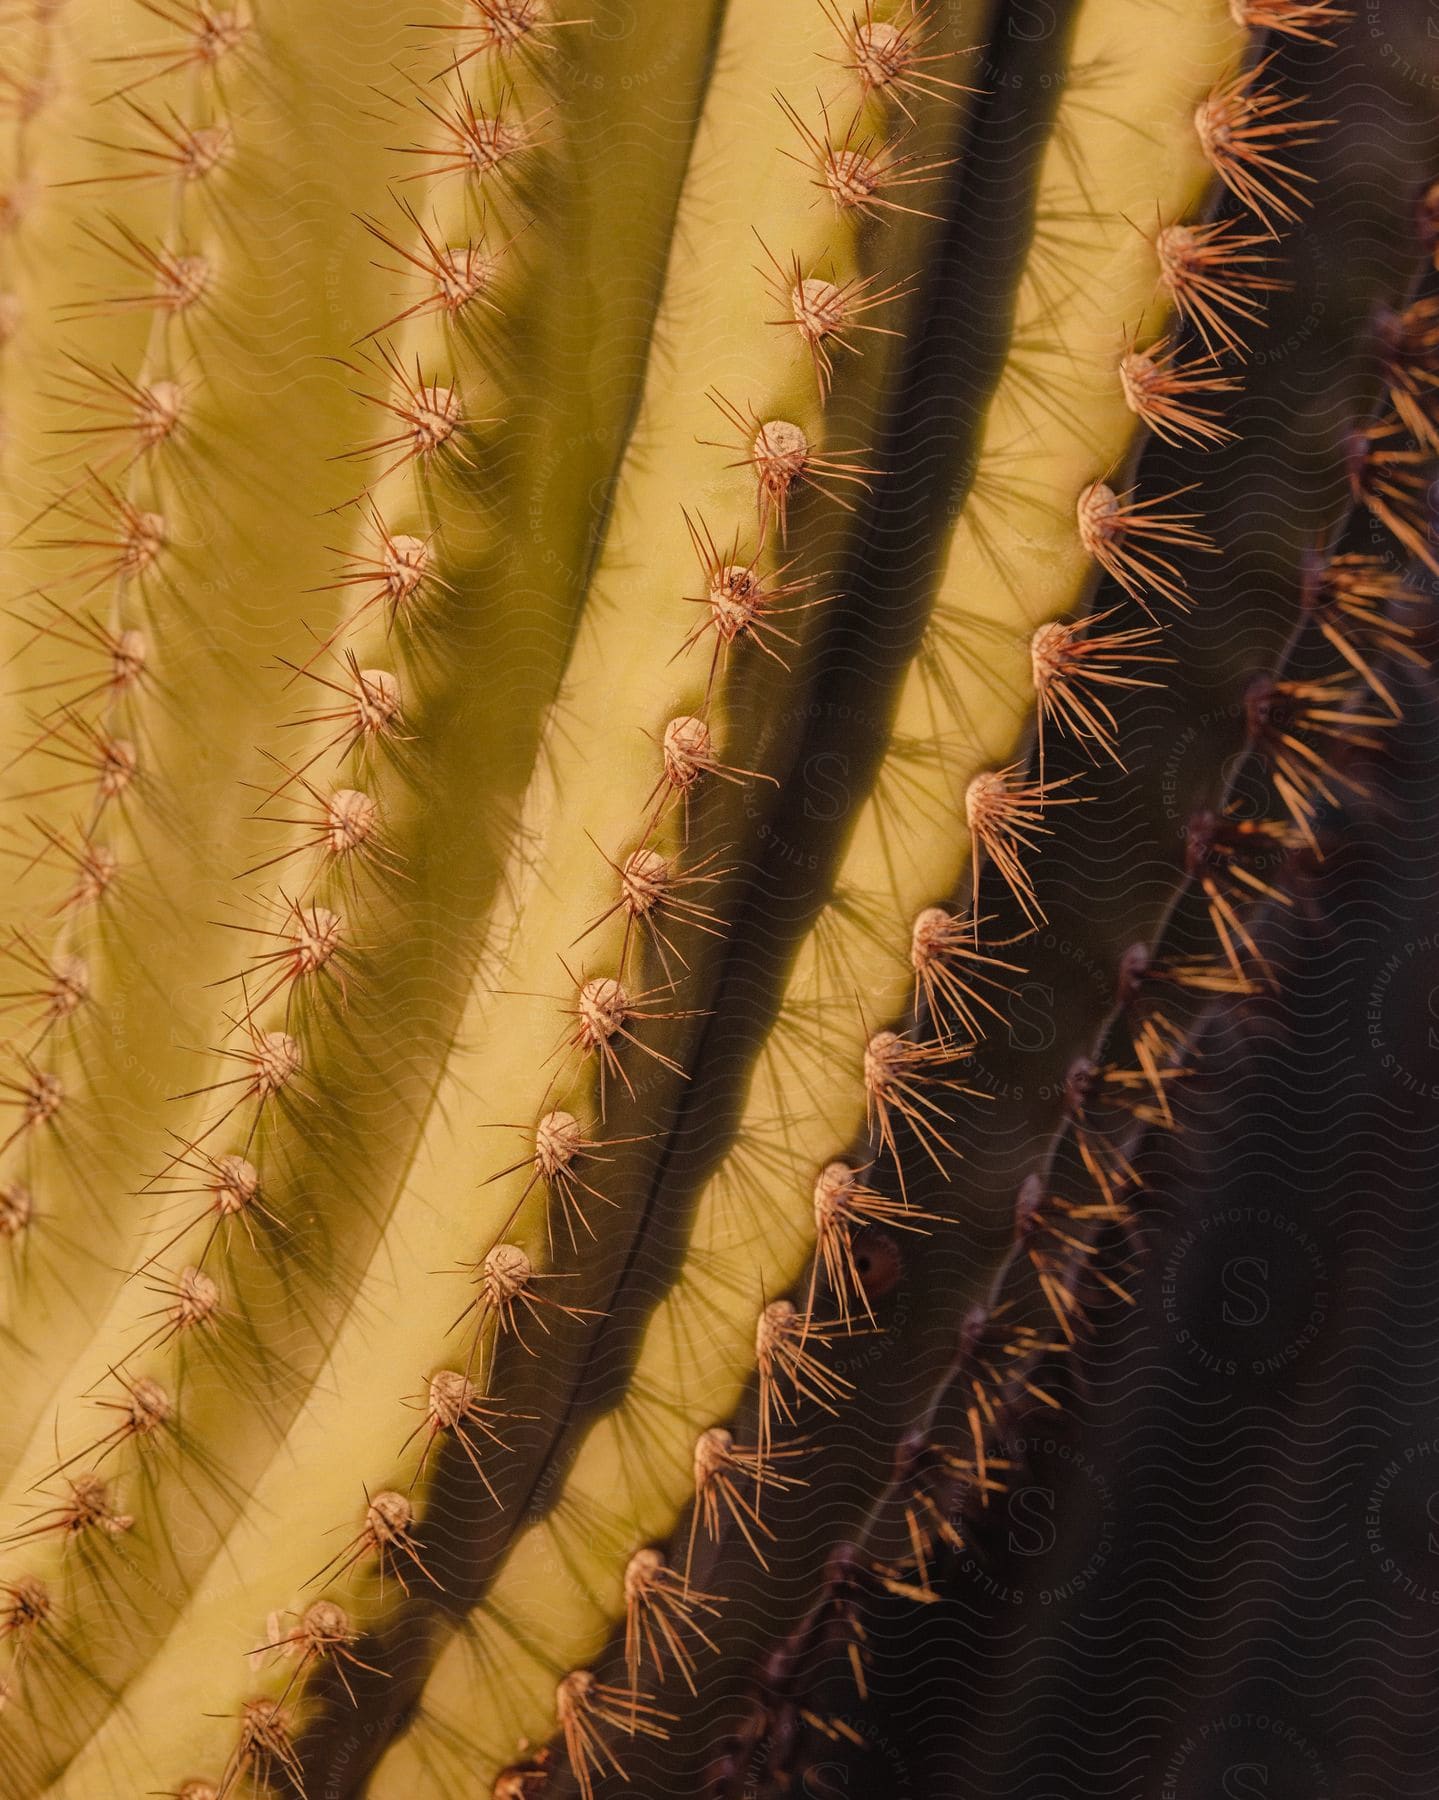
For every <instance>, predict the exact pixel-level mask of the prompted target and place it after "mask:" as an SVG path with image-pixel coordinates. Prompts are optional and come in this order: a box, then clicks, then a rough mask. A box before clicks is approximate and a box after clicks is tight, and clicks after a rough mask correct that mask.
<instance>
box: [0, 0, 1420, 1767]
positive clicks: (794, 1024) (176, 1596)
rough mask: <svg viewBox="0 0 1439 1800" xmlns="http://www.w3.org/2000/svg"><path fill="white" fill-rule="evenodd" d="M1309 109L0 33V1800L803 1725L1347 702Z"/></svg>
mask: <svg viewBox="0 0 1439 1800" xmlns="http://www.w3.org/2000/svg"><path fill="white" fill-rule="evenodd" d="M1393 10H1394V12H1395V14H1396V17H1397V20H1398V26H1396V29H1398V27H1400V26H1402V27H1403V28H1404V29H1405V30H1406V31H1407V30H1409V27H1410V21H1409V20H1408V15H1407V12H1406V9H1405V8H1404V7H1403V6H1395V8H1394V9H1393ZM1041 14H1042V15H1043V16H1042V17H1041V16H1040V15H1041ZM1412 35H1413V34H1412V32H1411V36H1412ZM1405 41H1406V42H1408V41H1409V39H1407V38H1406V39H1405ZM1415 41H1416V43H1417V39H1416V40H1415ZM1395 54H1396V55H1397V54H1398V52H1397V51H1396V53H1395ZM1414 54H1415V55H1418V54H1420V52H1419V50H1418V49H1417V48H1416V49H1415V50H1414ZM1374 62H1375V53H1374V52H1373V51H1372V49H1366V48H1365V47H1364V33H1363V32H1362V31H1361V30H1360V29H1359V28H1358V27H1357V26H1356V25H1355V23H1354V22H1352V21H1351V20H1350V19H1349V18H1348V13H1347V9H1346V8H1344V7H1343V6H1341V5H1339V4H1336V3H1334V0H1308V3H1301V0H1186V4H1184V5H1182V6H1175V7H1168V6H1163V5H1160V4H1157V3H1156V0H1057V3H1056V4H1053V5H1050V6H1047V7H1042V8H1035V7H1033V6H1029V5H1024V4H1019V3H1018V0H950V3H948V4H943V5H941V4H939V3H938V0H683V3H677V0H667V3H665V4H661V3H660V0H413V3H411V4H406V5H404V6H402V7H399V8H396V7H394V6H393V5H390V4H388V3H383V0H325V3H323V4H322V3H321V0H288V3H287V4H283V5H282V4H279V0H242V3H241V4H238V5H236V6H233V7H232V6H225V7H221V6H215V5H210V4H209V3H208V0H203V3H202V0H0V111H3V118H0V124H3V130H4V156H5V161H4V165H3V168H0V344H3V351H0V356H3V365H0V413H3V421H4V442H3V479H4V494H3V499H4V524H5V527H6V531H5V537H4V543H3V547H0V582H3V591H4V608H3V617H0V640H3V662H4V679H5V696H6V697H5V705H6V708H7V719H6V739H5V745H6V750H5V758H4V764H3V770H0V850H3V853H4V856H5V859H6V860H5V864H4V867H5V870H6V875H7V879H6V880H5V882H4V886H3V894H0V909H3V920H0V925H3V930H4V933H5V936H4V940H3V945H0V954H3V958H4V964H5V969H4V980H3V982H0V996H3V997H0V1006H3V1009H4V1011H3V1019H4V1028H5V1032H6V1044H5V1051H4V1061H3V1065H0V1372H3V1375H0V1395H3V1405H0V1485H3V1512H0V1531H3V1534H4V1535H3V1542H0V1659H3V1660H0V1795H3V1796H4V1800H40V1797H41V1796H44V1797H46V1800H101V1797H102V1796H105V1797H109V1796H132V1795H133V1796H137V1797H138V1796H140V1795H144V1794H164V1795H169V1796H172V1797H178V1800H223V1797H225V1796H241V1795H253V1796H259V1795H277V1796H295V1795H305V1796H309V1797H311V1800H320V1797H321V1796H323V1797H324V1800H343V1797H344V1796H349V1795H356V1794H361V1793H364V1794H369V1795H374V1796H379V1797H380V1800H398V1797H400V1796H403V1797H404V1800H444V1797H448V1796H460V1795H467V1796H468V1795H471V1794H477V1793H489V1792H493V1793H494V1794H495V1795H496V1796H498V1797H500V1800H524V1797H533V1796H536V1795H545V1796H551V1795H553V1796H559V1795H565V1794H575V1793H578V1794H580V1795H581V1796H583V1800H594V1797H596V1796H600V1795H605V1794H610V1793H613V1792H619V1791H623V1790H624V1788H625V1787H626V1785H629V1787H630V1788H631V1790H632V1791H635V1792H640V1793H656V1794H661V1793H663V1794H668V1793H691V1792H701V1791H706V1792H716V1793H722V1792H745V1793H748V1792H754V1791H756V1787H755V1784H756V1782H757V1781H758V1780H760V1779H761V1778H762V1777H761V1775H760V1773H758V1771H760V1770H761V1769H763V1770H764V1771H765V1775H764V1777H763V1778H766V1779H767V1778H769V1777H771V1776H772V1777H773V1779H774V1780H775V1781H776V1782H778V1783H779V1784H780V1785H779V1788H778V1789H777V1791H787V1784H789V1783H790V1782H791V1778H792V1776H793V1778H794V1779H799V1778H800V1777H799V1775H798V1774H796V1773H795V1771H796V1770H797V1769H798V1767H799V1763H798V1761H796V1762H795V1763H794V1765H793V1768H792V1767H791V1765H790V1763H789V1761H787V1759H788V1758H789V1756H790V1752H791V1751H793V1752H794V1755H795V1757H797V1758H800V1759H801V1760H802V1758H803V1756H806V1755H810V1753H811V1749H812V1746H811V1749H806V1748H803V1746H802V1744H801V1740H802V1739H804V1738H805V1734H809V1737H810V1738H811V1739H812V1738H813V1737H814V1736H815V1734H817V1735H818V1739H819V1740H820V1741H822V1742H828V1743H832V1744H837V1743H840V1742H841V1741H848V1740H849V1739H852V1738H853V1737H854V1736H855V1735H856V1732H857V1728H856V1727H855V1726H854V1725H853V1724H851V1723H850V1722H849V1721H848V1715H847V1714H846V1712H845V1711H844V1709H843V1707H842V1706H839V1705H838V1704H837V1703H836V1702H835V1701H834V1699H833V1695H832V1693H830V1691H829V1689H828V1688H827V1687H825V1685H824V1683H823V1682H818V1684H817V1686H816V1690H815V1696H813V1697H809V1698H807V1697H806V1695H807V1691H808V1690H807V1685H806V1684H807V1683H808V1682H810V1680H811V1678H812V1677H813V1676H814V1671H815V1670H816V1669H818V1668H819V1667H820V1666H821V1664H823V1663H824V1662H825V1660H826V1658H837V1659H838V1660H839V1662H840V1663H841V1664H842V1665H843V1668H844V1670H845V1672H846V1679H847V1680H848V1681H850V1682H851V1683H853V1684H854V1686H855V1687H856V1688H857V1690H858V1692H859V1694H860V1696H862V1695H863V1693H864V1691H865V1686H866V1681H867V1673H866V1671H867V1661H868V1656H869V1651H868V1647H867V1640H866V1631H865V1625H864V1607H865V1603H866V1596H869V1597H870V1599H873V1597H874V1596H875V1595H881V1596H883V1597H884V1598H885V1599H886V1601H888V1602H895V1603H904V1604H912V1605H914V1606H918V1607H923V1606H925V1605H928V1604H930V1603H932V1601H933V1599H934V1592H935V1590H934V1585H933V1583H934V1578H935V1575H936V1571H937V1569H938V1568H939V1566H940V1563H941V1561H942V1559H943V1557H944V1556H945V1555H946V1554H948V1553H949V1552H951V1551H953V1550H954V1549H955V1548H956V1547H957V1546H959V1545H962V1544H963V1542H964V1541H965V1534H966V1533H967V1532H969V1531H970V1530H971V1529H972V1521H973V1520H974V1518H975V1517H976V1516H977V1515H978V1514H982V1513H983V1511H984V1509H985V1508H986V1506H987V1504H988V1503H989V1500H990V1499H991V1497H992V1496H995V1495H998V1494H1001V1493H1002V1492H1004V1490H1005V1488H1006V1485H1007V1484H1008V1483H1010V1482H1011V1481H1013V1480H1014V1479H1016V1478H1017V1471H1019V1469H1020V1466H1021V1462H1022V1450H1017V1449H1015V1448H1014V1439H1015V1433H1016V1429H1017V1428H1016V1424H1015V1420H1016V1417H1018V1416H1020V1415H1021V1414H1023V1412H1024V1410H1025V1409H1029V1408H1033V1407H1041V1408H1046V1407H1050V1408H1052V1407H1054V1406H1056V1405H1057V1404H1058V1403H1057V1401H1056V1400H1055V1398H1054V1396H1053V1394H1052V1393H1051V1392H1050V1391H1049V1389H1048V1388H1047V1387H1046V1386H1045V1385H1044V1380H1043V1368H1044V1367H1045V1366H1047V1362H1048V1361H1052V1360H1053V1358H1054V1357H1055V1356H1063V1355H1064V1354H1065V1351H1066V1346H1071V1345H1073V1344H1075V1343H1076V1342H1077V1341H1078V1340H1079V1338H1080V1337H1081V1336H1082V1334H1083V1333H1084V1330H1085V1309H1086V1305H1087V1304H1088V1303H1089V1301H1090V1300H1092V1299H1093V1297H1094V1296H1095V1295H1096V1294H1100V1295H1107V1296H1108V1297H1109V1299H1110V1300H1113V1299H1114V1298H1115V1296H1116V1295H1119V1296H1121V1297H1122V1296H1123V1293H1124V1291H1125V1283H1126V1280H1127V1276H1126V1273H1125V1264H1124V1259H1123V1257H1122V1256H1121V1257H1120V1259H1119V1261H1118V1262H1117V1263H1115V1262H1114V1260H1113V1258H1112V1257H1110V1258H1109V1260H1107V1261H1106V1260H1104V1259H1103V1258H1102V1257H1101V1254H1100V1242H1101V1240H1104V1242H1105V1243H1108V1244H1109V1245H1110V1247H1111V1248H1112V1243H1113V1240H1115V1239H1116V1238H1117V1239H1118V1240H1120V1241H1121V1242H1123V1241H1125V1240H1126V1238H1127V1234H1129V1233H1131V1231H1132V1230H1133V1228H1134V1219H1135V1208H1136V1199H1135V1195H1136V1190H1137V1188H1138V1185H1139V1177H1138V1173H1137V1171H1136V1167H1135V1163H1134V1160H1133V1157H1134V1155H1135V1154H1136V1145H1137V1143H1138V1140H1139V1138H1140V1137H1141V1135H1142V1134H1144V1133H1146V1132H1155V1131H1168V1130H1170V1129H1171V1128H1172V1127H1173V1125H1174V1123H1175V1110H1176V1106H1175V1096H1176V1094H1177V1093H1178V1092H1179V1091H1180V1089H1181V1088H1182V1086H1183V1083H1184V1082H1185V1080H1186V1079H1188V1078H1189V1077H1190V1075H1191V1074H1192V1073H1193V1057H1194V1054H1195V1045H1196V1044H1197V1043H1198V1042H1199V1041H1200V1040H1201V1038H1202V1035H1203V1031H1204V1028H1205V1020H1206V1019H1207V1018H1208V1017H1209V1014H1210V1012H1211V1011H1212V1009H1213V1007H1214V1006H1215V1005H1216V1004H1217V1003H1225V1004H1228V1003H1232V1002H1234V1001H1235V1000H1242V999H1243V998H1244V997H1246V996H1252V995H1255V994H1261V993H1263V992H1264V991H1266V988H1267V986H1268V985H1269V984H1270V983H1271V982H1272V981H1273V979H1274V973H1273V970H1272V969H1271V967H1270V965H1269V962H1268V961H1267V958H1266V952H1265V941H1266V940H1265V930H1264V920H1265V918H1267V917H1268V916H1270V915H1271V914H1272V913H1273V912H1274V910H1275V909H1283V910H1289V909H1294V908H1299V907H1302V905H1303V892H1302V889H1303V881H1304V879H1305V872H1306V870H1309V869H1311V868H1312V867H1313V865H1314V864H1315V862H1316V861H1320V860H1322V859H1323V858H1324V857H1325V856H1326V855H1328V854H1330V853H1331V852H1332V850H1333V847H1334V842H1335V839H1336V837H1337V836H1339V835H1342V832H1343V830H1344V816H1345V815H1344V808H1345V805H1346V802H1347V801H1348V800H1349V799H1350V798H1352V797H1353V796H1354V795H1356V794H1359V793H1362V792H1363V791H1364V789H1365V786H1366V783H1367V776H1366V767H1367V766H1369V765H1370V764H1372V762H1373V759H1376V758H1380V757H1382V756H1383V755H1384V754H1385V750H1386V745H1387V744H1388V743H1389V741H1390V739H1391V738H1392V736H1393V734H1394V732H1395V730H1396V726H1397V725H1398V724H1399V723H1400V722H1401V721H1402V720H1403V718H1404V715H1405V707H1406V704H1407V703H1408V698H1409V696H1410V695H1411V693H1412V692H1413V690H1414V686H1415V683H1416V682H1417V681H1418V680H1419V679H1420V677H1421V676H1422V674H1423V673H1424V671H1425V669H1426V667H1427V660H1426V659H1427V640H1426V639H1425V637H1424V636H1423V633H1422V630H1421V626H1422V625H1423V623H1424V619H1425V616H1426V615H1425V613H1424V609H1423V603H1422V594H1421V593H1420V592H1419V591H1418V590H1416V588H1415V586H1414V585H1413V583H1412V582H1411V580H1410V576H1411V574H1413V572H1414V571H1415V569H1416V568H1418V569H1419V570H1420V572H1421V573H1422V571H1423V570H1425V569H1428V570H1431V571H1432V570H1433V569H1434V568H1435V560H1434V558H1435V553H1434V550H1433V547H1432V544H1431V540H1430V533H1429V485H1430V481H1431V479H1432V477H1433V475H1434V472H1435V471H1434V467H1433V458H1434V457H1435V455H1436V452H1439V427H1436V422H1435V409H1434V394H1435V388H1436V384H1439V293H1436V290H1435V287H1434V280H1435V278H1434V273H1433V271H1434V256H1435V245H1436V241H1439V199H1436V198H1435V194H1436V192H1439V190H1431V188H1430V187H1429V182H1430V180H1431V179H1432V177H1433V176H1435V175H1439V145H1436V139H1435V132H1434V129H1433V125H1434V121H1433V119H1432V117H1430V116H1429V115H1428V114H1425V113H1424V112H1423V111H1422V107H1421V105H1420V103H1419V102H1418V101H1416V102H1414V103H1413V105H1412V107H1411V110H1410V114H1409V115H1408V116H1407V117H1406V120H1405V122H1404V127H1403V130H1402V131H1401V132H1399V133H1398V134H1397V136H1396V142H1398V143H1399V144H1400V148H1399V149H1398V150H1396V151H1395V152H1394V154H1393V165H1392V168H1391V169H1390V171H1389V176H1388V178H1387V179H1386V180H1385V181H1383V182H1376V183H1374V184H1372V185H1371V186H1367V187H1366V186H1362V184H1361V187H1360V188H1359V190H1358V196H1357V199H1356V198H1355V195H1354V194H1353V193H1351V192H1347V191H1345V190H1343V188H1342V184H1341V183H1339V182H1338V181H1337V178H1336V176H1335V174H1334V159H1335V155H1336V152H1335V150H1334V148H1333V146H1334V144H1335V143H1336V141H1338V142H1340V143H1342V142H1343V141H1344V139H1343V132H1344V129H1345V120H1344V117H1343V113H1344V107H1345V105H1346V104H1347V101H1346V95H1347V94H1348V92H1349V91H1350V88H1351V87H1353V88H1355V89H1356V90H1362V89H1363V86H1364V83H1365V82H1366V81H1368V80H1370V79H1372V72H1373V66H1374ZM1336 70H1337V71H1338V75H1337V76H1336V73H1335V71H1336ZM1346 71H1348V72H1349V73H1350V75H1351V76H1352V80H1351V81H1350V82H1348V83H1347V84H1346V79H1345V74H1346ZM1321 88H1322V95H1323V98H1322V101H1321V100H1320V99H1318V98H1316V94H1317V92H1318V91H1319V90H1320V89H1321ZM1336 193H1338V194H1339V196H1340V201H1341V203H1342V204H1341V206H1340V211H1341V213H1342V214H1343V217H1344V219H1345V220H1346V221H1349V222H1348V223H1346V224H1345V227H1344V231H1343V232H1341V233H1340V234H1339V236H1338V238H1337V239H1336V237H1335V235H1334V234H1333V233H1332V232H1326V233H1316V232H1315V230H1314V228H1313V226H1312V224H1311V219H1312V217H1313V209H1315V208H1317V207H1321V206H1327V205H1332V204H1334V203H1335V195H1336ZM1345 207H1347V208H1348V210H1347V211H1346V210H1345ZM1336 246H1337V249H1336ZM1335 254H1338V255H1339V256H1340V257H1341V258H1342V261H1343V280H1342V281H1339V282H1336V280H1335V278H1334V270H1333V267H1332V266H1331V264H1330V262H1329V261H1328V260H1327V258H1328V257H1330V256H1333V255H1335ZM1320 319H1324V320H1325V321H1326V323H1325V325H1324V328H1323V329H1324V332H1325V334H1326V335H1325V339H1324V341H1325V343H1326V346H1327V349H1328V355H1327V357H1326V361H1325V367H1324V370H1323V383H1324V386H1323V395H1322V403H1319V404H1318V405H1317V409H1316V410H1315V411H1313V412H1306V411H1305V410H1304V406H1303V402H1302V396H1300V395H1298V394H1297V393H1296V392H1295V391H1294V389H1293V388H1292V387H1285V386H1284V385H1283V384H1276V383H1275V382H1274V381H1272V380H1270V379H1268V377H1267V374H1266V371H1268V370H1270V369H1271V368H1272V367H1273V366H1274V365H1275V364H1276V363H1278V362H1282V360H1283V358H1284V357H1285V356H1286V355H1288V354H1291V353H1292V352H1293V350H1294V344H1293V343H1292V342H1291V340H1292V339H1294V337H1295V334H1296V333H1297V334H1299V337H1298V341H1299V342H1300V343H1302V342H1303V341H1305V336H1306V334H1307V335H1312V334H1313V333H1314V332H1315V331H1316V330H1317V329H1318V325H1317V321H1318V320H1320ZM1286 346H1287V348H1286ZM1296 446H1297V447H1298V448H1297V449H1296ZM1237 474H1238V475H1239V476H1240V477H1241V478H1242V479H1243V480H1244V481H1245V482H1246V483H1248V484H1251V485H1252V487H1253V488H1254V490H1255V491H1258V492H1265V493H1268V494H1270V495H1272V496H1273V499H1272V506H1271V513H1272V516H1271V517H1269V518H1268V519H1266V522H1265V523H1266V529H1267V534H1268V535H1267V536H1266V540H1265V542H1266V555H1267V557H1268V562H1267V565H1266V570H1265V581H1264V582H1262V583H1256V582H1255V581H1254V580H1253V574H1252V570H1251V571H1248V572H1236V563H1235V558H1234V555H1233V553H1232V546H1231V545H1230V544H1227V543H1226V544H1223V545H1221V544H1220V543H1219V542H1217V541H1216V536H1215V530H1214V521H1215V519H1216V517H1217V515H1218V513H1219V511H1220V509H1221V507H1222V504H1223V502H1224V498H1225V494H1226V491H1227V488H1228V485H1229V484H1231V483H1232V482H1233V481H1234V480H1235V479H1236V475H1237ZM1196 669H1199V670H1200V671H1202V672H1204V679H1205V680H1212V681H1219V683H1220V685H1221V686H1223V688H1224V695H1225V697H1224V700H1223V702H1222V703H1221V704H1218V705H1214V706H1210V707H1208V708H1207V709H1200V708H1198V707H1197V706H1195V705H1194V695H1195V694H1196V692H1198V691H1203V685H1204V682H1203V680H1201V681H1200V682H1199V684H1198V686H1197V687H1196V675H1195V671H1196ZM1056 968H1058V969H1059V971H1060V972H1059V973H1058V974H1056V973H1055V970H1056ZM1016 1189H1018V1194H1019V1198H1018V1201H1017V1202H1016V1198H1015V1192H1016ZM1111 1269H1112V1270H1113V1272H1106V1273H1104V1274H1103V1277H1102V1280H1101V1279H1100V1278H1099V1274H1098V1273H1097V1272H1098V1271H1101V1270H1104V1271H1110V1270H1111ZM1016 1409H1018V1411H1017V1410H1016ZM1021 1435H1022V1434H1021ZM821 1690H822V1691H821Z"/></svg>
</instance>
